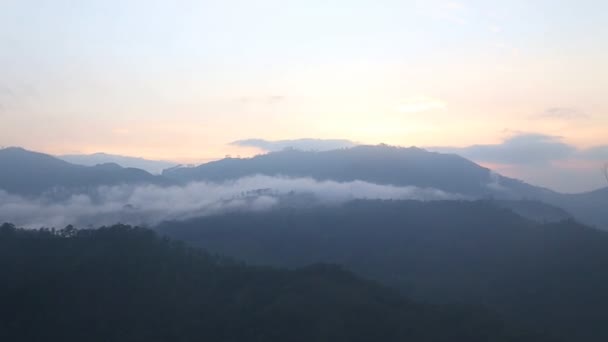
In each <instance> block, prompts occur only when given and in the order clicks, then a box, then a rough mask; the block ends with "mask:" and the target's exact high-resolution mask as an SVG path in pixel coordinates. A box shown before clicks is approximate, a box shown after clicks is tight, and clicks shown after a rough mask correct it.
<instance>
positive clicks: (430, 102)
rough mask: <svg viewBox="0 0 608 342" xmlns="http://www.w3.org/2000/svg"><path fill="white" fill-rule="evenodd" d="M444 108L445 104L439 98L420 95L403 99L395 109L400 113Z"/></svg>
mask: <svg viewBox="0 0 608 342" xmlns="http://www.w3.org/2000/svg"><path fill="white" fill-rule="evenodd" d="M446 108H447V105H446V104H445V103H444V102H443V101H441V100H438V99H434V98H431V97H425V96H420V97H411V98H408V99H405V100H403V101H402V102H401V103H400V104H399V106H398V107H397V110H398V111H399V112H401V113H422V112H429V111H433V110H444V109H446Z"/></svg>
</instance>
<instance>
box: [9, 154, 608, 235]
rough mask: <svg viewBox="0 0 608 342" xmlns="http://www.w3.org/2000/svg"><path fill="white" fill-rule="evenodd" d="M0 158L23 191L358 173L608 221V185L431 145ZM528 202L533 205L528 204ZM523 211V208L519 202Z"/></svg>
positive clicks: (13, 187)
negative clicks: (148, 159) (527, 172)
mask: <svg viewBox="0 0 608 342" xmlns="http://www.w3.org/2000/svg"><path fill="white" fill-rule="evenodd" d="M100 158H101V157H100ZM108 158H110V157H108ZM0 165H2V168H1V169H0V189H2V190H5V191H7V192H9V193H15V194H22V195H36V194H40V193H43V192H45V191H50V190H52V189H56V188H69V189H80V188H87V187H95V186H99V185H116V184H161V185H167V184H185V183H189V182H194V181H207V182H223V181H228V180H235V179H238V178H242V177H246V176H253V175H268V176H286V177H307V178H313V179H316V180H332V181H338V182H348V181H356V180H361V181H365V182H369V183H374V184H382V185H394V186H417V187H421V188H434V189H438V190H442V191H444V192H448V193H455V194H460V195H464V196H467V197H469V198H471V199H476V198H494V199H497V200H516V201H521V200H527V201H532V202H544V203H546V204H549V205H551V206H554V207H558V208H562V209H564V210H565V211H566V212H567V213H570V214H572V215H573V216H574V217H575V218H577V219H578V220H580V221H582V222H584V223H587V224H591V225H594V226H596V227H599V228H608V210H606V207H607V206H608V188H605V189H600V190H597V191H593V192H589V193H582V194H561V193H557V192H555V191H551V190H549V189H546V188H541V187H536V186H533V185H530V184H527V183H524V182H522V181H519V180H516V179H512V178H508V177H504V176H501V175H499V174H497V173H494V172H492V171H491V170H489V169H487V168H484V167H481V166H479V165H477V164H475V163H473V162H471V161H469V160H467V159H465V158H462V157H460V156H457V155H454V154H442V153H435V152H428V151H426V150H424V149H420V148H415V147H411V148H399V147H391V146H386V145H378V146H356V147H352V148H345V149H339V150H331V151H321V152H314V151H299V150H293V149H290V150H284V151H280V152H273V153H268V154H264V155H260V156H256V157H253V158H244V159H241V158H226V159H222V160H219V161H214V162H210V163H206V164H202V165H200V166H197V167H179V166H178V167H173V168H170V169H166V170H165V171H163V173H162V176H155V175H152V174H150V173H148V172H146V171H143V170H141V169H136V168H124V167H121V166H119V165H118V164H115V163H114V164H101V165H96V166H81V165H75V164H72V163H68V162H66V161H64V160H60V159H59V158H55V157H52V156H49V155H45V154H41V153H36V152H30V151H27V150H24V149H21V148H6V149H3V150H0ZM530 208H533V206H530V205H529V206H528V209H530ZM511 209H513V208H511ZM520 209H521V208H520ZM543 210H549V209H547V208H545V209H543ZM523 212H526V210H523V211H522V210H520V213H523ZM527 212H528V215H527V217H531V216H534V215H537V214H536V213H534V212H530V210H528V211H527ZM545 216H546V215H545ZM558 216H559V215H558ZM562 216H563V215H562ZM543 217H544V216H543Z"/></svg>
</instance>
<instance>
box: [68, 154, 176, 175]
mask: <svg viewBox="0 0 608 342" xmlns="http://www.w3.org/2000/svg"><path fill="white" fill-rule="evenodd" d="M58 158H59V159H62V160H65V161H67V162H69V163H72V164H77V165H84V166H95V165H99V164H108V163H112V164H118V165H120V166H122V167H128V168H136V169H142V170H144V171H147V172H149V173H151V174H154V175H159V174H161V173H162V172H163V170H165V169H169V168H172V167H175V166H177V165H178V164H177V163H172V162H168V161H162V160H149V159H144V158H136V157H126V156H119V155H114V154H106V153H94V154H71V155H61V156H58Z"/></svg>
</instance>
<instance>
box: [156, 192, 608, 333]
mask: <svg viewBox="0 0 608 342" xmlns="http://www.w3.org/2000/svg"><path fill="white" fill-rule="evenodd" d="M158 229H159V230H160V231H161V232H163V233H165V234H168V235H170V236H172V237H174V238H177V239H182V240H185V241H188V242H189V243H191V244H194V245H196V246H201V247H204V248H206V249H209V250H210V251H213V252H219V253H222V254H225V255H229V256H234V257H238V258H242V259H244V260H247V261H250V262H254V263H257V264H269V265H276V266H285V267H297V266H301V265H306V264H310V263H314V262H330V263H337V264H341V265H345V266H346V267H347V268H349V269H350V270H352V271H355V272H356V273H359V274H361V275H364V276H367V277H371V278H373V279H375V280H378V281H381V282H383V283H384V284H387V285H390V286H393V287H395V288H398V289H400V290H401V291H402V293H404V294H406V295H408V296H411V297H413V298H417V299H422V300H425V301H432V302H435V303H470V304H477V305H482V306H487V307H488V308H490V309H492V310H496V311H498V312H499V313H501V314H504V315H506V316H507V317H509V318H511V319H514V320H517V321H519V322H520V323H522V324H528V325H530V326H533V327H539V328H542V329H543V330H546V331H551V332H555V333H557V334H559V335H560V336H564V337H567V338H568V339H569V340H572V341H574V340H577V341H588V342H591V341H597V342H600V341H606V340H608V328H607V327H606V325H605V324H604V323H603V322H604V312H605V308H606V307H608V296H606V295H605V294H606V292H605V285H606V284H607V283H608V273H607V272H606V269H608V233H604V232H601V231H597V230H594V229H591V228H587V227H585V226H582V225H579V224H577V223H575V222H573V221H571V220H569V221H564V222H560V223H553V224H545V225H541V224H537V223H533V222H532V221H528V220H526V219H523V218H522V217H520V216H518V215H515V214H514V213H513V212H511V211H509V210H506V209H501V208H499V207H497V206H496V205H495V204H494V203H492V202H466V201H465V202H458V201H446V202H428V203H423V202H415V201H357V202H352V203H350V204H347V205H344V206H342V207H334V208H323V207H318V208H309V209H293V208H285V209H282V210H275V211H271V212H266V213H242V214H231V215H224V216H214V217H207V218H200V219H196V220H192V221H189V222H171V223H167V224H165V225H162V226H160V227H159V228H158Z"/></svg>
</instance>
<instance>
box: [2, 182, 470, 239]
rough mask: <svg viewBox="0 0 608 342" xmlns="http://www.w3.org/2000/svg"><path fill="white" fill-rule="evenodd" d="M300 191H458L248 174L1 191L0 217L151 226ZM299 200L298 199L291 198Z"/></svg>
mask: <svg viewBox="0 0 608 342" xmlns="http://www.w3.org/2000/svg"><path fill="white" fill-rule="evenodd" d="M297 195H304V196H305V197H304V198H306V199H308V200H309V201H313V202H312V203H313V204H315V205H336V204H340V203H343V202H346V201H350V200H355V199H415V200H426V201H430V200H451V199H462V198H463V196H460V195H455V194H449V193H446V192H443V191H440V190H436V189H423V188H417V187H395V186H388V185H377V184H372V183H367V182H363V181H354V182H346V183H339V182H334V181H323V182H320V181H315V180H313V179H309V178H281V177H268V176H253V177H246V178H241V179H238V180H236V181H230V182H225V183H191V184H188V185H185V186H173V187H160V186H154V185H144V186H114V187H100V188H98V189H96V190H95V191H94V192H93V193H88V194H75V195H73V196H71V197H70V198H68V199H67V200H64V201H57V200H56V199H51V198H46V197H41V198H38V199H33V200H32V199H25V198H22V197H18V196H13V195H9V194H7V193H5V192H2V191H0V222H2V221H7V222H13V223H15V224H17V225H19V226H24V227H30V228H39V227H42V226H45V227H49V226H51V227H58V228H59V227H63V226H65V225H67V224H74V225H76V226H80V227H86V226H88V225H90V224H94V225H95V226H99V225H103V224H105V225H109V224H114V223H117V222H121V223H128V224H136V225H155V224H158V223H160V222H162V221H165V220H184V219H188V218H192V217H198V216H206V215H213V214H218V213H224V212H231V211H261V210H268V209H271V208H273V207H275V206H277V205H279V204H281V201H282V200H283V199H285V198H286V197H285V196H288V198H293V197H294V196H297ZM296 203H299V202H296Z"/></svg>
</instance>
